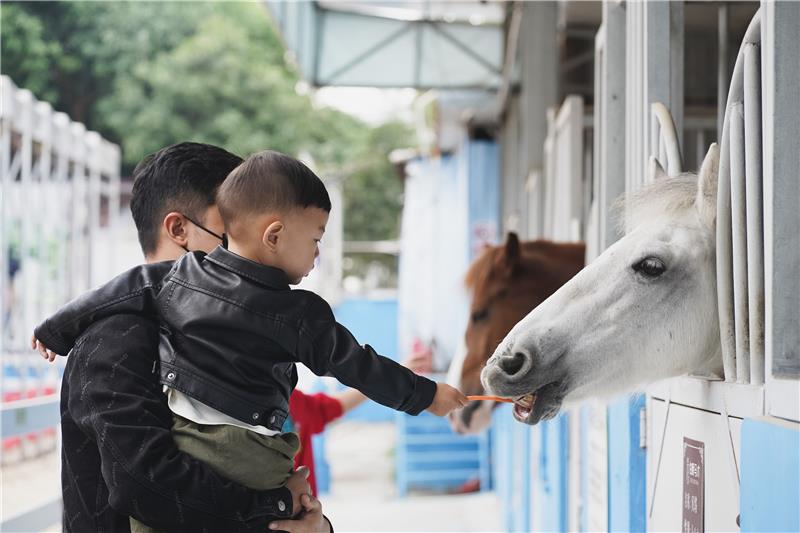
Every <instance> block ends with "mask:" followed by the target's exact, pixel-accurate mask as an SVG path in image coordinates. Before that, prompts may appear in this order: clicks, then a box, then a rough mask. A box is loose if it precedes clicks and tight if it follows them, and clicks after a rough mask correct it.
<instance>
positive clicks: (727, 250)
mask: <svg viewBox="0 0 800 533" xmlns="http://www.w3.org/2000/svg"><path fill="white" fill-rule="evenodd" d="M760 36H761V11H760V10H759V11H757V12H756V14H755V15H754V16H753V19H752V20H751V21H750V24H749V26H748V27H747V30H746V31H745V35H744V39H743V40H742V47H741V49H742V50H743V49H744V47H745V46H746V44H747V43H751V42H758V41H759V40H760ZM743 63H744V61H743V54H742V53H740V54H739V55H738V56H737V58H736V64H735V65H734V67H733V73H732V75H731V85H730V90H729V91H728V101H727V104H726V108H725V109H726V111H725V120H724V121H723V125H722V139H721V147H722V151H721V154H720V165H719V180H718V181H719V185H718V187H719V188H718V193H717V298H718V307H719V309H718V310H719V327H720V342H721V345H722V361H723V365H724V369H725V380H726V381H741V378H740V377H739V376H737V366H738V365H737V364H736V360H737V347H736V330H737V325H738V324H737V323H736V321H735V311H734V307H735V306H734V301H733V300H734V267H733V261H734V255H733V245H732V242H733V228H732V227H731V224H732V220H733V219H732V207H731V191H732V189H731V158H732V157H735V154H732V152H731V146H730V144H731V125H730V122H731V120H732V119H731V117H732V108H733V106H734V105H735V103H737V102H738V103H739V104H741V102H742V99H743V94H744V89H743V86H744V81H743V80H744V76H743V69H744V65H743ZM741 148H742V150H743V148H744V147H743V145H741ZM747 373H748V376H749V373H750V367H749V364H748V365H747Z"/></svg>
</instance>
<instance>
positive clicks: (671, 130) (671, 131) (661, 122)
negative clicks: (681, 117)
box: [650, 102, 683, 176]
mask: <svg viewBox="0 0 800 533" xmlns="http://www.w3.org/2000/svg"><path fill="white" fill-rule="evenodd" d="M650 116H651V118H654V119H655V120H654V122H657V123H658V127H657V128H656V127H655V126H651V132H660V133H656V139H655V141H652V140H651V152H650V153H651V155H654V156H656V157H659V156H661V153H662V150H663V157H664V158H665V159H666V160H664V159H661V161H660V162H661V163H662V166H663V167H664V169H665V170H666V171H667V174H668V175H670V176H677V175H678V174H680V173H681V171H682V169H683V160H682V158H681V146H680V141H679V137H678V131H677V128H676V127H675V122H673V120H672V114H671V113H670V112H669V109H667V106H665V105H664V104H663V103H661V102H654V103H652V104H651V105H650ZM653 143H655V146H660V147H661V148H660V149H659V151H658V152H656V151H652V147H653V146H654V145H653ZM664 163H666V164H664Z"/></svg>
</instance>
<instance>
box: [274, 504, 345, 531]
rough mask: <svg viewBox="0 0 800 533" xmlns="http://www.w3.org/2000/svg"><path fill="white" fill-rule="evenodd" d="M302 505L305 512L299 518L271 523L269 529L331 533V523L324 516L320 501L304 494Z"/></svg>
mask: <svg viewBox="0 0 800 533" xmlns="http://www.w3.org/2000/svg"><path fill="white" fill-rule="evenodd" d="M300 504H301V505H302V506H303V512H301V513H300V515H299V516H298V517H297V518H295V519H294V520H276V521H275V522H270V524H269V528H270V529H279V530H281V531H288V532H289V533H321V532H324V533H330V530H331V528H330V523H329V522H328V521H327V520H326V519H325V517H324V516H322V504H321V503H320V501H319V500H318V499H316V498H315V497H313V496H311V495H309V494H303V497H302V498H301V499H300Z"/></svg>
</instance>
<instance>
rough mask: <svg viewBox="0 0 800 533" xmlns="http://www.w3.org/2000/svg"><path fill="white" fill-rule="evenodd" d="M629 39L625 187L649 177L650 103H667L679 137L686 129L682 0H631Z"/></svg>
mask: <svg viewBox="0 0 800 533" xmlns="http://www.w3.org/2000/svg"><path fill="white" fill-rule="evenodd" d="M625 10H626V15H627V16H626V32H625V33H626V43H625V50H626V56H625V62H626V68H625V79H626V88H625V109H626V112H625V116H626V119H625V124H626V127H625V131H626V138H625V146H626V150H625V155H626V160H625V190H626V191H627V192H632V191H635V190H637V189H638V188H640V187H641V186H642V185H643V184H644V183H646V182H647V180H648V168H647V165H648V159H647V158H648V155H649V146H648V139H649V138H650V132H651V129H650V120H651V113H650V105H651V104H652V103H655V102H662V103H663V104H664V105H665V106H666V107H667V109H668V110H669V111H670V113H671V115H672V119H673V121H674V124H675V130H676V132H677V137H678V140H679V141H680V140H681V135H682V133H681V132H682V128H683V2H628V3H626V4H625Z"/></svg>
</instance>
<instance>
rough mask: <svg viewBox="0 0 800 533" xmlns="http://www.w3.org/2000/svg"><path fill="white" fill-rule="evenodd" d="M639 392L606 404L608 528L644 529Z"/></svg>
mask: <svg viewBox="0 0 800 533" xmlns="http://www.w3.org/2000/svg"><path fill="white" fill-rule="evenodd" d="M644 405H645V398H644V396H641V395H638V396H633V397H630V398H625V399H623V400H620V401H617V402H615V403H613V404H611V405H610V406H609V408H608V526H609V530H610V531H644V530H645V528H646V525H647V521H646V516H645V510H646V499H647V498H646V487H647V485H646V482H647V472H646V462H645V461H646V455H645V450H644V449H643V448H641V447H640V446H639V420H640V411H641V410H642V409H643V408H644Z"/></svg>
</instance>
